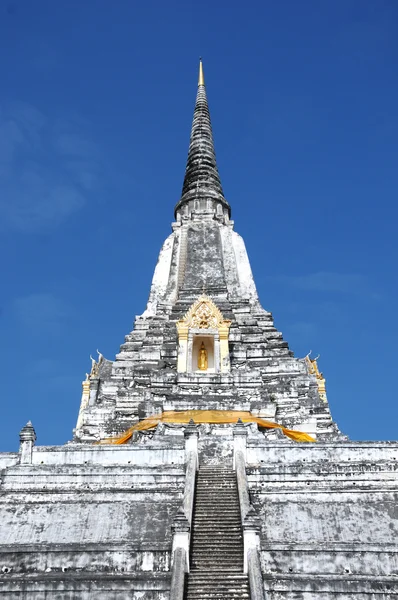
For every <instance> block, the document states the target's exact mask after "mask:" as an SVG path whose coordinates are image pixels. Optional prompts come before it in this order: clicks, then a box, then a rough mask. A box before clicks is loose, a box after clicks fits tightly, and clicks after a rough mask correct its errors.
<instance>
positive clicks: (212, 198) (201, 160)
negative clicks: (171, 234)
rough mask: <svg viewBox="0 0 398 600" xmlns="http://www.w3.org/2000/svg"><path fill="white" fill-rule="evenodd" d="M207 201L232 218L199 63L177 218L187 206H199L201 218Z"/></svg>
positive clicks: (176, 208) (196, 209) (200, 63)
mask: <svg viewBox="0 0 398 600" xmlns="http://www.w3.org/2000/svg"><path fill="white" fill-rule="evenodd" d="M207 201H209V203H210V204H211V203H212V209H213V210H214V211H216V209H217V206H219V205H221V206H222V207H223V208H224V209H226V210H227V211H228V214H229V215H230V212H231V209H230V206H229V204H228V202H227V201H226V199H225V198H224V192H223V189H222V185H221V180H220V175H219V173H218V168H217V161H216V153H215V150H214V142H213V133H212V128H211V121H210V113H209V105H208V102H207V95H206V88H205V85H204V76H203V64H202V59H200V61H199V80H198V91H197V94H196V102H195V110H194V114H193V121H192V128H191V139H190V143H189V150H188V159H187V166H186V169H185V177H184V184H183V187H182V194H181V198H180V200H179V202H177V205H176V207H175V215H176V218H177V212H178V211H179V209H181V208H182V207H185V206H186V205H187V204H189V205H190V206H192V205H194V204H195V205H197V208H195V209H194V210H195V211H196V213H197V214H199V213H198V211H201V210H207V209H206V208H203V209H202V208H199V206H200V205H201V204H203V205H204V204H206V203H207ZM212 209H210V210H212ZM188 212H189V214H190V213H191V208H189V207H188ZM222 214H223V213H222V212H221V215H222Z"/></svg>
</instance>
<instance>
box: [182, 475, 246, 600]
mask: <svg viewBox="0 0 398 600" xmlns="http://www.w3.org/2000/svg"><path fill="white" fill-rule="evenodd" d="M185 597H186V600H227V599H228V600H231V599H236V600H238V599H244V598H247V599H248V598H250V594H249V585H248V579H247V575H245V574H244V573H243V536H242V526H241V517H240V508H239V497H238V487H237V482H236V475H235V472H234V471H233V470H232V469H226V468H225V467H218V466H214V465H210V466H202V467H200V469H199V472H198V475H197V483H196V494H195V506H194V515H193V523H192V540H191V570H190V573H189V575H188V583H187V590H186V596H185Z"/></svg>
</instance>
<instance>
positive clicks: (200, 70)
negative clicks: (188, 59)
mask: <svg viewBox="0 0 398 600" xmlns="http://www.w3.org/2000/svg"><path fill="white" fill-rule="evenodd" d="M204 84H205V76H204V75H203V63H202V57H200V59H199V79H198V87H199V86H200V85H204Z"/></svg>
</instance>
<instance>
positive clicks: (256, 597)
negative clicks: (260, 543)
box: [247, 548, 266, 600]
mask: <svg viewBox="0 0 398 600" xmlns="http://www.w3.org/2000/svg"><path fill="white" fill-rule="evenodd" d="M247 573H248V575H249V586H250V598H251V600H266V596H265V592H264V582H263V576H262V574H261V564H260V555H259V551H258V548H250V549H249V550H248V552H247Z"/></svg>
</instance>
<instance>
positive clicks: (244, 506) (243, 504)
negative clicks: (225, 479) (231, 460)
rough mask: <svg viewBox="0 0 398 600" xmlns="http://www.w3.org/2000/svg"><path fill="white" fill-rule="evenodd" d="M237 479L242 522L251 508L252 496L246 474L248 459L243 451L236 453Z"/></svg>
mask: <svg viewBox="0 0 398 600" xmlns="http://www.w3.org/2000/svg"><path fill="white" fill-rule="evenodd" d="M235 469H236V479H237V482H238V494H239V505H240V514H241V518H242V523H243V521H244V519H245V517H246V515H247V513H248V512H249V510H250V498H249V490H248V485H247V476H246V461H245V457H244V455H243V452H236V454H235Z"/></svg>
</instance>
